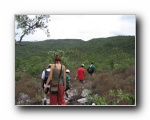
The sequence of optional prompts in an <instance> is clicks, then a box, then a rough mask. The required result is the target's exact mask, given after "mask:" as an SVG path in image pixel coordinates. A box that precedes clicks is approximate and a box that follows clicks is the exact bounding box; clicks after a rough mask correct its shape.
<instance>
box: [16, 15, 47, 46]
mask: <svg viewBox="0 0 150 120" xmlns="http://www.w3.org/2000/svg"><path fill="white" fill-rule="evenodd" d="M49 17H50V16H49V15H35V17H33V15H16V16H15V21H16V23H17V26H16V27H17V29H21V30H22V33H21V34H22V35H21V37H20V39H19V43H21V41H22V39H23V37H24V36H25V35H29V34H34V32H35V31H36V29H37V28H39V29H41V30H43V31H44V32H45V34H47V36H48V37H49V36H50V32H49V29H48V24H47V23H48V22H49V21H50V20H49ZM15 35H18V33H17V32H16V33H15Z"/></svg>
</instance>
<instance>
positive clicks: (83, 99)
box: [77, 98, 88, 104]
mask: <svg viewBox="0 0 150 120" xmlns="http://www.w3.org/2000/svg"><path fill="white" fill-rule="evenodd" d="M77 101H78V102H79V103H81V104H85V103H87V102H88V100H87V98H81V99H78V100H77Z"/></svg>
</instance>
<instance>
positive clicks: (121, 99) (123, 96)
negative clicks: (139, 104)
mask: <svg viewBox="0 0 150 120" xmlns="http://www.w3.org/2000/svg"><path fill="white" fill-rule="evenodd" d="M88 102H89V104H92V103H95V104H96V105H125V104H126V105H134V104H135V99H134V96H133V95H131V94H129V93H123V91H122V90H121V89H118V90H110V91H109V93H108V95H107V96H98V95H92V96H89V97H88Z"/></svg>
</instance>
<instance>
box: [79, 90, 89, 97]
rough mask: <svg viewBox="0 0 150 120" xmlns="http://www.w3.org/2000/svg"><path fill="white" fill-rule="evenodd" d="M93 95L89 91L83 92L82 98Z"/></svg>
mask: <svg viewBox="0 0 150 120" xmlns="http://www.w3.org/2000/svg"><path fill="white" fill-rule="evenodd" d="M90 94H91V91H90V90H88V89H84V90H82V93H81V97H87V96H89V95H90Z"/></svg>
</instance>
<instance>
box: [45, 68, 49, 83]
mask: <svg viewBox="0 0 150 120" xmlns="http://www.w3.org/2000/svg"><path fill="white" fill-rule="evenodd" d="M49 74H50V71H47V70H45V78H44V83H46V82H47V79H48V76H49Z"/></svg>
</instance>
